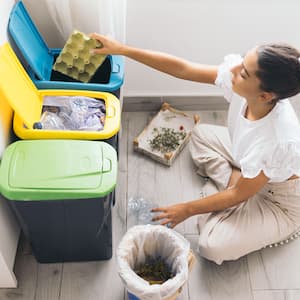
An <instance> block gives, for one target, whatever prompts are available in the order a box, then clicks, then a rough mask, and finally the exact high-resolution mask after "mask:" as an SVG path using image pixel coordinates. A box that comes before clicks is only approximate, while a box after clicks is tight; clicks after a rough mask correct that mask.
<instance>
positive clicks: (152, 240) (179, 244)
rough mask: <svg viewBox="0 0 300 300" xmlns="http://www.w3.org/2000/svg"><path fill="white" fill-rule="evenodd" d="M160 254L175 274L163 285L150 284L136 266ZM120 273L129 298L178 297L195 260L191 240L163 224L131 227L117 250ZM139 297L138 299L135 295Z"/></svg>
mask: <svg viewBox="0 0 300 300" xmlns="http://www.w3.org/2000/svg"><path fill="white" fill-rule="evenodd" d="M149 256H150V257H154V258H155V257H161V258H162V259H164V260H165V262H166V263H167V264H168V265H169V266H170V267H171V269H172V273H174V274H175V276H174V277H173V278H171V279H168V280H167V281H165V282H164V283H162V284H153V285H150V284H149V283H148V281H146V280H144V279H143V278H141V277H140V276H138V275H137V274H136V273H135V271H134V269H135V267H136V266H138V265H140V264H143V263H144V262H145V260H146V258H147V257H149ZM117 261H118V265H119V275H120V277H121V279H122V280H123V282H124V283H125V285H126V288H127V291H128V293H129V298H130V299H133V298H131V297H130V294H131V295H134V296H135V297H137V298H138V299H141V300H175V299H176V298H177V297H178V295H179V293H180V292H181V289H182V287H183V285H184V284H185V283H186V281H187V279H188V273H189V271H190V270H191V268H192V265H193V263H194V261H195V256H194V255H193V253H192V251H191V250H190V244H189V242H188V241H187V240H186V239H185V238H184V237H182V236H181V235H180V234H178V233H177V232H176V231H174V230H172V229H168V228H167V227H165V226H162V225H151V224H148V225H138V226H134V227H132V228H130V229H129V230H128V231H127V233H126V234H125V235H124V237H123V239H122V241H121V242H120V244H119V246H118V249H117ZM134 299H136V298H134Z"/></svg>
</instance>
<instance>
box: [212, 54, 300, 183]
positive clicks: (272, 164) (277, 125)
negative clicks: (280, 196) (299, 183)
mask: <svg viewBox="0 0 300 300" xmlns="http://www.w3.org/2000/svg"><path fill="white" fill-rule="evenodd" d="M241 61H242V57H241V56H240V55H236V54H231V55H228V56H226V57H225V59H224V62H223V63H222V64H221V65H220V66H219V69H218V75H217V78H216V81H215V84H216V85H217V86H218V87H221V88H222V89H223V92H224V97H225V98H226V100H227V101H228V102H229V103H230V106H229V111H228V129H229V134H230V137H231V141H232V155H233V159H234V161H235V163H236V164H237V165H238V166H239V167H240V168H241V172H242V176H243V177H245V178H254V177H256V176H257V175H258V174H259V173H260V172H261V171H263V172H264V174H265V175H266V176H267V177H268V178H270V180H269V182H282V181H285V180H287V179H288V178H289V177H291V176H292V175H298V176H300V125H299V121H298V119H297V116H296V113H295V111H294V109H293V107H292V105H291V104H290V101H289V100H288V99H284V100H280V101H279V102H277V104H276V105H275V106H274V108H273V109H272V110H271V111H270V112H269V113H268V114H267V115H266V116H265V117H263V118H261V119H259V120H256V121H250V120H248V119H246V118H245V111H246V108H247V102H246V100H245V99H244V98H243V97H241V96H239V95H237V94H236V93H234V92H233V91H232V83H231V78H232V74H231V72H230V69H231V68H232V67H233V66H235V65H237V64H239V63H241Z"/></svg>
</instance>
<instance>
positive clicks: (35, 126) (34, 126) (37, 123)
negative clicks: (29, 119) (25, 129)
mask: <svg viewBox="0 0 300 300" xmlns="http://www.w3.org/2000/svg"><path fill="white" fill-rule="evenodd" d="M33 129H43V124H42V123H41V122H35V123H34V124H33Z"/></svg>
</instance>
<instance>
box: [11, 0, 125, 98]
mask: <svg viewBox="0 0 300 300" xmlns="http://www.w3.org/2000/svg"><path fill="white" fill-rule="evenodd" d="M8 34H9V37H10V42H11V43H12V45H13V48H14V50H15V51H16V52H18V54H19V55H20V56H21V57H22V59H23V60H24V65H26V66H27V68H26V69H27V71H28V74H29V76H30V78H31V79H32V81H33V82H34V84H35V85H36V87H37V88H38V89H72V90H75V89H76V90H77V89H78V90H91V91H102V92H110V93H113V94H114V95H116V96H117V97H118V98H119V96H120V87H121V86H122V84H123V81H124V61H123V57H122V56H118V55H108V56H107V58H106V60H105V61H104V63H103V64H102V65H101V66H100V68H99V69H98V70H97V72H96V73H95V74H94V76H93V77H92V78H91V80H90V82H89V83H82V82H79V81H76V80H74V79H72V78H71V77H69V76H66V75H63V74H61V73H59V72H56V71H53V70H52V66H53V64H54V62H55V59H56V57H57V56H58V55H59V53H60V51H61V49H55V48H50V49H49V48H48V46H47V44H46V42H45V41H44V39H43V37H42V36H41V34H40V33H39V31H38V29H37V27H36V26H35V24H34V22H33V20H32V19H31V17H30V15H29V14H28V12H27V10H26V8H25V6H24V5H23V3H22V1H18V2H17V3H16V4H15V6H14V7H13V9H12V11H11V13H10V18H9V22H8ZM16 48H17V49H16ZM17 50H18V51H17ZM22 59H21V60H22Z"/></svg>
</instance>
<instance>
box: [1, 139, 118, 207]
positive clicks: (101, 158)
mask: <svg viewBox="0 0 300 300" xmlns="http://www.w3.org/2000/svg"><path fill="white" fill-rule="evenodd" d="M116 180H117V155H116V151H115V149H114V148H113V147H112V146H110V145H109V144H107V143H105V142H98V141H80V140H34V141H31V140H28V141H18V142H15V143H13V144H11V145H10V146H9V147H7V149H6V150H5V152H4V155H3V158H2V162H1V166H0V187H1V193H2V194H3V195H4V196H5V197H6V198H7V199H9V200H24V201H26V200H63V199H84V198H95V197H102V196H106V195H108V194H109V193H110V192H111V191H112V190H113V189H114V187H115V185H116Z"/></svg>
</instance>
